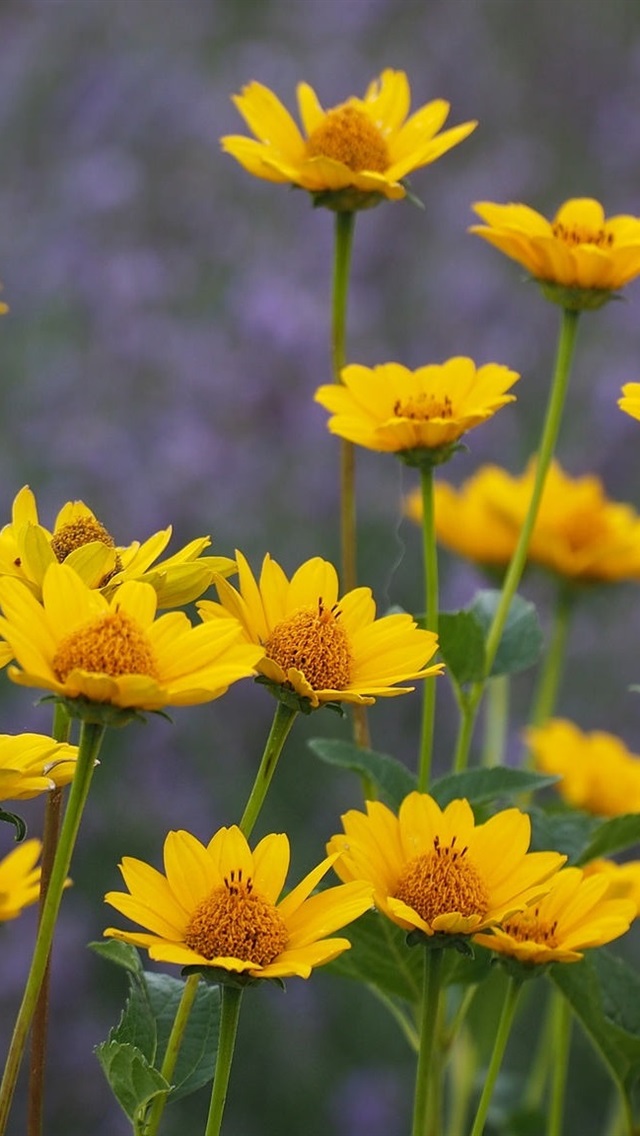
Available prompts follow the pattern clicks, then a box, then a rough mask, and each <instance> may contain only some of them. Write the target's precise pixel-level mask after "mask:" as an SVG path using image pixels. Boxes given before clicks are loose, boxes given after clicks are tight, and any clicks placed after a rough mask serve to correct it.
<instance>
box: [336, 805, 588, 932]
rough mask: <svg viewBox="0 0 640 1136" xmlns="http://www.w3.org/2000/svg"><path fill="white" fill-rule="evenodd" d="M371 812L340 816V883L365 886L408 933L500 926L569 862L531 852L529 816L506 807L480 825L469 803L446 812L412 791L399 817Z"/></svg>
mask: <svg viewBox="0 0 640 1136" xmlns="http://www.w3.org/2000/svg"><path fill="white" fill-rule="evenodd" d="M366 810H367V811H366V814H364V813H361V812H358V811H357V810H355V809H353V810H352V811H351V812H348V813H346V814H345V815H344V816H343V817H342V824H343V827H344V834H340V835H337V836H333V837H332V838H331V840H330V841H329V844H328V845H327V851H328V852H330V853H331V852H342V857H341V859H340V860H339V861H338V863H337V864H336V866H335V871H336V872H337V873H338V875H339V876H340V879H342V880H368V881H369V882H370V883H371V884H372V885H373V889H374V901H375V904H376V907H377V908H378V909H379V910H380V911H382V912H383V913H384V914H385V915H387V916H388V917H389V919H391V920H393V922H394V923H397V924H398V925H399V926H400V927H404V928H405V930H407V931H411V930H418V931H422V932H423V934H425V935H428V936H432V935H434V934H444V935H456V936H457V935H470V934H472V933H473V932H474V931H477V930H480V929H482V928H485V927H490V926H492V925H493V924H494V923H498V922H500V921H501V920H502V919H504V918H506V917H507V916H508V915H510V914H512V913H513V912H514V911H520V910H522V909H523V908H524V907H526V906H527V905H528V904H529V903H531V902H532V901H534V900H535V899H537V898H538V897H539V896H540V895H543V894H544V893H545V891H546V890H547V888H548V884H547V883H546V881H547V880H548V879H549V877H550V876H551V875H552V874H553V873H554V872H555V871H557V869H558V868H559V867H560V865H561V864H562V863H563V862H564V860H565V859H566V857H564V856H561V855H559V854H558V853H557V852H527V849H528V847H529V840H530V834H531V828H530V823H529V818H528V817H527V816H525V814H524V813H521V812H520V811H519V810H518V809H506V810H504V811H503V812H500V813H497V814H496V815H495V816H494V817H491V819H490V820H488V821H486V822H485V823H484V824H480V825H476V823H475V821H474V817H473V812H472V811H471V806H470V805H469V802H468V801H466V800H455V801H451V803H450V804H449V805H447V806H446V808H445V809H441V808H440V807H439V805H438V804H437V802H436V801H435V800H434V799H433V797H431V796H429V795H428V794H427V793H417V792H416V793H410V794H409V796H408V797H405V799H404V801H403V802H402V804H401V806H400V810H399V813H398V815H397V816H396V815H395V814H394V813H393V812H392V811H391V810H390V809H389V808H387V806H386V805H384V804H382V803H381V802H380V801H367V803H366Z"/></svg>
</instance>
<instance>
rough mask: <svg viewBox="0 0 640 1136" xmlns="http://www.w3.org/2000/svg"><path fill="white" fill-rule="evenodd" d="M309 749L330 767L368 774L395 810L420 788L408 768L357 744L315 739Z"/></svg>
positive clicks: (393, 759) (310, 742) (332, 739)
mask: <svg viewBox="0 0 640 1136" xmlns="http://www.w3.org/2000/svg"><path fill="white" fill-rule="evenodd" d="M309 748H310V749H311V750H312V752H313V753H315V755H316V757H319V758H320V760H321V761H325V762H326V763H327V764H328V765H337V766H339V768H341V769H350V770H351V771H352V772H353V773H359V774H361V775H362V774H364V776H366V777H370V778H371V780H372V781H373V782H374V784H375V786H376V788H377V790H378V792H379V794H380V799H381V800H382V801H384V803H385V804H386V805H389V807H390V808H392V809H397V808H398V806H399V804H400V802H401V801H403V800H404V798H405V797H406V796H407V794H408V793H411V792H412V790H413V789H415V787H416V778H415V775H414V774H413V773H411V771H410V770H409V769H407V767H406V765H403V764H402V762H400V761H397V760H396V758H395V757H389V756H388V755H387V754H385V753H376V752H375V751H374V750H370V749H361V748H360V747H359V746H357V745H355V744H354V743H353V742H345V741H341V740H340V739H337V738H311V740H310V741H309Z"/></svg>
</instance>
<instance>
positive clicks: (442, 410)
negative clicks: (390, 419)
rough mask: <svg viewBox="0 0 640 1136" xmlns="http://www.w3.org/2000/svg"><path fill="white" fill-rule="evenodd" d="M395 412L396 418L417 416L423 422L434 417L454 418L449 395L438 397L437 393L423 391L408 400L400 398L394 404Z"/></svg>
mask: <svg viewBox="0 0 640 1136" xmlns="http://www.w3.org/2000/svg"><path fill="white" fill-rule="evenodd" d="M393 413H394V414H395V416H396V418H417V419H419V420H420V421H422V422H428V421H430V420H431V419H432V418H452V417H453V405H452V403H451V399H450V398H449V396H448V395H445V396H444V398H436V397H435V395H432V394H426V393H425V392H424V391H421V392H420V394H417V395H415V396H413V397H412V398H408V399H407V400H406V402H401V401H400V399H398V400H397V402H396V403H395V404H394V407H393Z"/></svg>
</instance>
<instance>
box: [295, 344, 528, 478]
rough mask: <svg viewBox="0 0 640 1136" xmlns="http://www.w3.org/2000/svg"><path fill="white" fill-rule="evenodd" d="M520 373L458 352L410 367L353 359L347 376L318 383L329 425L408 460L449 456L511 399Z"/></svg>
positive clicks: (317, 397) (433, 461)
mask: <svg viewBox="0 0 640 1136" xmlns="http://www.w3.org/2000/svg"><path fill="white" fill-rule="evenodd" d="M518 378H519V375H517V374H516V372H515V371H510V370H509V368H508V367H503V366H501V365H500V364H498V363H487V364H485V366H483V367H476V364H475V363H474V362H473V360H472V359H468V358H466V357H465V356H457V357H455V358H453V359H448V360H447V361H446V362H445V363H442V364H436V363H433V364H430V365H428V366H426V367H419V368H418V370H417V371H410V370H409V369H408V368H407V367H403V366H402V365H401V364H400V363H383V364H381V365H380V366H377V367H363V366H360V365H359V364H353V365H351V366H349V367H345V368H344V370H343V371H342V384H337V383H334V384H329V385H326V386H322V387H319V389H318V390H317V391H316V394H315V400H316V402H319V403H320V405H321V406H323V407H324V408H325V410H328V411H329V412H330V414H331V415H332V417H331V418H330V419H329V423H328V426H329V430H330V431H331V433H332V434H337V435H338V436H339V437H341V438H346V439H347V441H349V442H355V443H356V445H358V446H365V447H366V449H368V450H379V451H383V452H384V453H396V454H399V455H400V456H402V457H403V458H404V460H405V461H407V462H409V464H421V462H422V460H423V459H424V460H426V461H428V463H429V464H437V463H439V462H441V461H446V460H447V459H448V458H449V457H450V456H451V454H452V453H453V451H454V450H455V449H457V448H458V442H459V440H460V438H461V437H462V435H463V434H465V433H466V432H467V430H471V429H473V427H474V426H479V425H480V423H481V422H485V421H486V420H487V419H488V418H491V417H492V416H493V415H494V414H495V412H496V411H497V410H499V409H500V407H501V406H505V404H506V403H508V402H513V401H514V398H515V396H514V395H512V394H507V393H506V392H507V391H508V390H509V389H510V387H512V386H513V384H514V383H515V382H516V381H517V380H518Z"/></svg>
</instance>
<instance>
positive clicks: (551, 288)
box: [536, 280, 622, 312]
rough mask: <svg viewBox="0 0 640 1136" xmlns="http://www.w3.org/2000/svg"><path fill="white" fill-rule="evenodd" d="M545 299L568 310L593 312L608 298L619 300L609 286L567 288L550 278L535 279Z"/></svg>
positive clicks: (602, 305)
mask: <svg viewBox="0 0 640 1136" xmlns="http://www.w3.org/2000/svg"><path fill="white" fill-rule="evenodd" d="M536 284H538V285H539V287H540V291H541V292H542V295H543V296H544V298H545V300H550V301H551V303H552V304H559V305H560V307H561V308H564V309H565V311H568V312H595V311H597V310H598V308H602V307H604V305H605V304H608V303H609V301H610V300H621V299H622V296H618V295H617V294H616V293H615V292H612V291H611V290H610V289H609V288H567V287H566V286H564V285H563V284H554V283H552V282H551V281H550V280H536Z"/></svg>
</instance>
